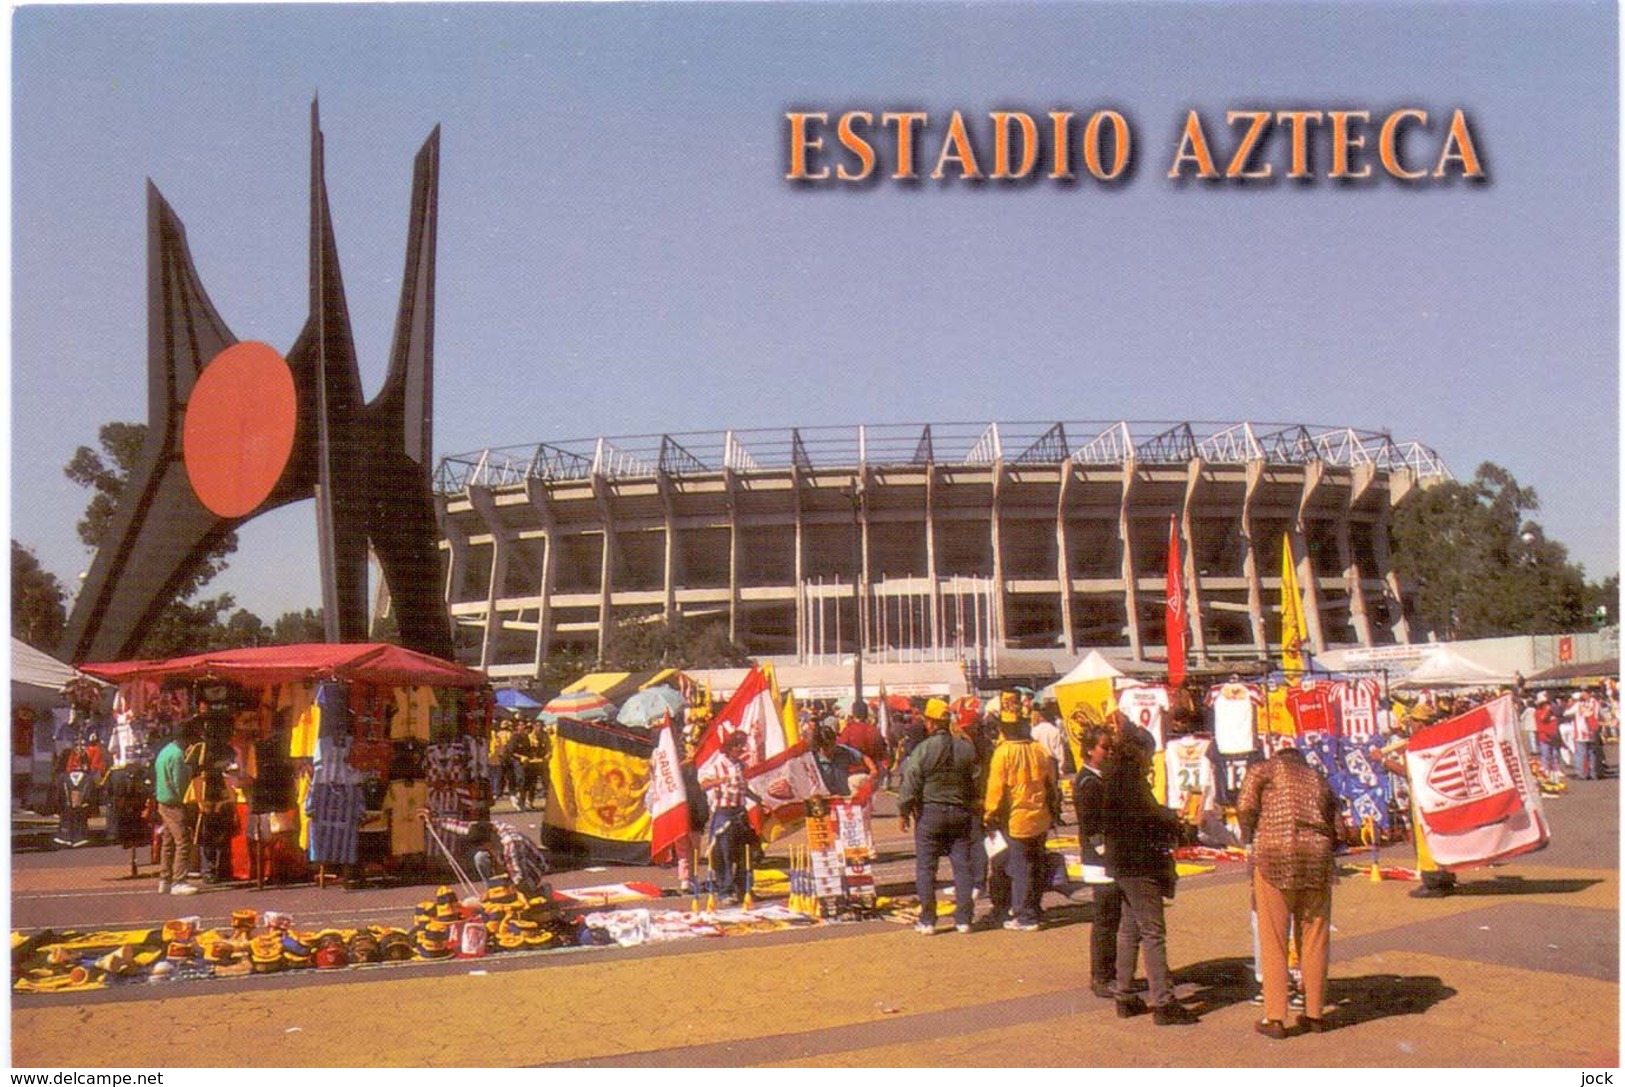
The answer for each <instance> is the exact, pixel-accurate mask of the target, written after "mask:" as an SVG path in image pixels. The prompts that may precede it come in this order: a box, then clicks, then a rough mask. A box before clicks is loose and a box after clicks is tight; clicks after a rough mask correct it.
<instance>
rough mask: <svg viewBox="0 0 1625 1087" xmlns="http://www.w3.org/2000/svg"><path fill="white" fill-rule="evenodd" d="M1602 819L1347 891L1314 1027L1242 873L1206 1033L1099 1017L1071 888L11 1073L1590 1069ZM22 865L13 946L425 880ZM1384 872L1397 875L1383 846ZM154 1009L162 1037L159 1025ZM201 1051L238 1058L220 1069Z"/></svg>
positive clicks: (1605, 912)
mask: <svg viewBox="0 0 1625 1087" xmlns="http://www.w3.org/2000/svg"><path fill="white" fill-rule="evenodd" d="M1619 800H1620V797H1619V787H1618V781H1617V780H1612V779H1610V780H1605V781H1598V782H1573V783H1572V784H1571V787H1570V790H1569V792H1568V794H1567V795H1565V796H1563V797H1560V798H1557V799H1554V800H1552V801H1551V802H1550V803H1549V804H1548V805H1547V812H1548V815H1549V817H1550V820H1551V823H1552V827H1553V842H1552V845H1551V846H1550V847H1548V848H1547V849H1546V850H1544V851H1542V852H1540V853H1537V854H1533V855H1531V856H1528V857H1522V858H1518V859H1516V860H1515V861H1513V862H1511V863H1508V864H1505V865H1501V866H1497V867H1495V868H1491V869H1484V870H1480V871H1476V872H1472V873H1467V874H1465V875H1464V876H1463V884H1462V891H1461V893H1459V894H1457V895H1455V896H1453V897H1450V898H1445V899H1431V900H1418V899H1413V898H1410V897H1409V894H1408V892H1409V891H1410V890H1412V889H1413V888H1414V887H1415V886H1416V885H1415V884H1414V883H1402V882H1378V883H1373V882H1370V881H1369V880H1367V879H1365V878H1364V877H1358V878H1355V877H1349V878H1345V879H1344V880H1343V881H1342V882H1341V883H1340V884H1339V885H1338V886H1337V888H1336V890H1335V892H1334V904H1333V912H1332V921H1333V925H1334V932H1333V937H1332V967H1331V984H1330V991H1329V994H1328V1001H1329V1003H1330V1005H1331V1006H1330V1007H1329V1008H1328V1009H1327V1011H1326V1015H1327V1018H1328V1021H1329V1022H1330V1023H1331V1024H1332V1026H1333V1028H1334V1029H1332V1030H1330V1031H1329V1032H1327V1033H1325V1034H1319V1035H1302V1036H1298V1037H1294V1038H1291V1039H1288V1040H1286V1041H1283V1042H1278V1041H1272V1040H1270V1039H1267V1038H1264V1037H1261V1036H1259V1035H1257V1034H1255V1033H1253V1031H1252V1029H1251V1026H1252V1022H1253V1020H1254V1019H1256V1018H1257V1016H1258V1014H1259V1012H1258V1009H1257V1008H1256V1007H1255V1006H1254V1005H1252V1004H1251V1003H1249V999H1248V998H1249V997H1250V995H1251V994H1252V992H1253V991H1254V983H1253V981H1252V977H1251V962H1250V957H1249V956H1250V939H1249V933H1248V894H1247V885H1246V880H1245V876H1244V873H1243V872H1242V871H1241V870H1240V869H1241V866H1240V865H1234V866H1231V865H1223V866H1221V867H1220V868H1219V870H1217V871H1215V872H1213V873H1211V874H1208V875H1202V876H1196V877H1192V878H1188V879H1186V880H1183V881H1182V882H1181V884H1180V887H1179V892H1178V895H1177V897H1176V898H1175V900H1174V903H1173V904H1172V906H1171V907H1170V909H1169V913H1168V922H1169V938H1168V940H1169V960H1170V965H1171V966H1172V967H1173V969H1174V978H1175V981H1176V983H1177V992H1178V995H1179V996H1180V997H1181V999H1183V1000H1185V1001H1186V1002H1187V1003H1189V1004H1190V1005H1191V1006H1192V1007H1194V1008H1196V1009H1197V1010H1198V1011H1200V1012H1201V1015H1202V1021H1201V1022H1200V1023H1199V1024H1197V1025H1195V1026H1189V1027H1157V1026H1154V1025H1153V1024H1152V1023H1151V1022H1150V1019H1149V1017H1142V1018H1136V1019H1129V1020H1120V1019H1118V1018H1117V1017H1116V1015H1115V1014H1114V1009H1113V1006H1112V1004H1111V1002H1110V1001H1105V1000H1099V999H1097V998H1095V997H1094V996H1092V995H1091V994H1090V992H1089V990H1088V986H1087V984H1086V983H1087V963H1088V936H1089V927H1088V921H1089V917H1090V911H1091V907H1090V906H1089V904H1088V892H1087V891H1083V890H1081V889H1079V890H1078V891H1077V893H1076V894H1072V895H1069V894H1063V893H1060V892H1057V891H1051V892H1050V893H1049V894H1048V895H1047V896H1046V898H1045V907H1046V917H1045V923H1044V927H1043V928H1042V929H1041V930H1040V931H1039V932H1036V933H1019V932H1007V931H1003V930H999V929H992V930H981V929H979V930H978V931H975V932H972V933H970V934H967V935H961V934H957V933H953V932H952V931H951V930H947V931H941V932H939V933H938V934H937V935H935V936H932V937H924V936H921V935H918V934H917V933H915V932H914V931H913V929H912V927H911V926H909V925H905V924H897V923H891V922H887V921H869V922H860V923H854V924H827V925H818V926H813V927H810V928H805V929H796V930H792V931H788V932H779V933H770V934H765V935H752V936H742V937H730V938H725V939H720V940H695V941H683V942H678V943H671V944H662V945H652V946H644V947H635V948H595V949H579V950H578V949H569V950H561V951H543V952H535V953H528V954H522V955H518V956H498V957H491V958H486V959H482V960H479V961H478V962H470V961H452V962H438V963H408V964H398V965H397V964H392V965H388V966H381V967H369V968H364V969H357V970H350V971H335V972H333V973H330V974H317V973H314V972H310V973H300V974H292V975H281V976H273V977H263V978H260V977H251V978H242V979H231V980H220V981H209V982H197V983H190V984H179V983H177V984H170V985H154V986H124V987H117V988H110V989H107V990H102V991H97V992H92V993H84V994H57V995H48V996H47V995H41V996H27V995H14V996H13V999H12V1002H11V1013H12V1019H11V1021H12V1035H11V1043H12V1059H13V1063H14V1064H15V1065H16V1066H19V1067H32V1066H40V1067H43V1066H47V1065H50V1066H60V1065H61V1064H63V1063H64V1062H68V1061H71V1062H72V1063H73V1064H75V1065H78V1066H83V1067H104V1066H118V1067H141V1066H146V1065H150V1066H155V1067H157V1066H174V1065H175V1064H176V1059H177V1055H178V1054H180V1055H184V1056H185V1059H186V1060H188V1061H196V1062H198V1063H199V1064H200V1065H207V1064H210V1063H211V1062H229V1063H230V1064H232V1065H242V1066H255V1067H288V1066H295V1067H309V1066H342V1067H363V1066H394V1067H427V1068H439V1067H469V1066H480V1067H486V1066H531V1065H567V1066H568V1065H579V1066H588V1067H592V1066H614V1067H672V1068H679V1067H712V1066H806V1067H859V1068H880V1067H913V1066H925V1067H967V1066H989V1065H994V1066H1041V1067H1091V1066H1113V1067H1130V1066H1132V1067H1209V1066H1238V1067H1256V1066H1266V1065H1268V1066H1307V1067H1322V1066H1334V1065H1335V1066H1343V1067H1384V1068H1420V1067H1466V1066H1480V1067H1483V1066H1490V1067H1508V1066H1512V1067H1580V1068H1605V1067H1607V1068H1612V1067H1617V1066H1618V1065H1619V863H1618V862H1619V822H1620V819H1619V814H1620V809H1619ZM891 805H892V800H891V798H890V797H889V796H885V795H882V796H881V797H880V799H879V801H878V803H877V814H876V820H875V830H876V849H877V852H878V854H879V858H880V859H879V862H878V864H877V866H876V873H877V879H878V882H879V883H880V884H881V887H882V893H888V892H889V893H897V894H907V893H911V890H912V879H913V861H912V841H911V840H910V839H909V838H908V836H906V835H903V834H901V833H899V832H898V831H897V830H896V820H895V818H894V817H893V812H894V808H893V807H892V806H891ZM499 817H500V814H499ZM508 817H509V818H514V816H511V815H510V816H508ZM517 818H518V820H519V821H520V822H521V824H523V823H524V821H525V820H526V818H527V817H526V816H525V815H524V814H523V813H521V814H519V815H518V816H517ZM529 818H531V819H536V818H538V817H536V816H530V817H529ZM797 840H799V836H797V837H792V838H791V839H789V841H797ZM26 850H27V845H26V843H23V842H18V841H15V840H14V853H13V863H12V896H11V908H12V918H13V921H12V924H13V928H15V929H23V930H27V929H32V928H37V927H43V926H50V927H57V928H62V927H76V928H91V927H102V926H126V925H128V926H136V925H157V924H159V923H161V922H162V921H163V920H165V919H167V918H169V917H172V916H176V915H178V914H182V913H187V914H190V913H197V914H200V915H202V916H203V917H204V919H205V922H206V923H209V924H215V923H224V918H225V917H226V916H227V915H228V914H229V912H230V911H231V910H232V909H235V908H239V907H244V906H246V907H252V908H256V909H262V910H263V909H279V910H283V911H284V912H288V913H291V914H292V915H293V916H294V917H295V920H296V923H297V924H298V926H299V927H301V928H303V927H307V926H309V927H317V926H323V925H337V924H341V923H343V922H345V921H352V922H353V921H374V922H383V923H396V924H401V925H405V924H407V923H408V922H409V920H410V916H411V906H412V904H414V903H416V902H418V901H420V900H421V899H423V898H425V897H428V896H429V894H430V892H432V889H433V886H432V885H429V886H427V887H426V886H424V885H393V886H378V887H372V888H368V889H364V890H360V891H354V892H347V891H344V890H342V889H341V888H339V887H336V886H332V885H330V886H328V887H327V888H325V889H319V888H316V887H315V886H313V885H305V886H283V887H276V888H268V889H266V890H264V891H255V890H254V889H253V888H252V887H242V886H225V887H218V888H211V889H210V890H209V891H208V892H207V893H205V894H202V895H198V896H196V897H193V898H190V899H176V898H160V897H159V896H158V895H157V894H156V892H155V884H156V879H155V876H154V870H153V868H152V866H150V865H143V866H142V867H141V869H140V871H139V873H138V875H137V876H136V877H135V878H133V879H132V878H131V877H130V874H129V861H128V854H126V853H123V852H121V851H118V850H116V849H112V848H110V847H89V848H83V849H76V850H66V851H56V852H29V851H26ZM782 855H783V846H782V844H776V845H775V846H773V847H770V849H769V862H768V863H769V865H770V866H771V865H772V864H773V858H774V857H775V856H778V857H780V858H782ZM1361 859H1362V860H1363V858H1361ZM1383 861H1384V863H1387V864H1410V863H1413V858H1412V857H1411V856H1410V855H1409V852H1408V851H1406V850H1400V849H1392V850H1386V851H1384V854H1383ZM780 866H782V862H781V865H780ZM946 867H947V866H946V864H944V865H943V866H942V872H941V875H942V876H943V877H944V878H945V877H946ZM674 877H675V873H674V871H673V870H671V869H660V868H621V867H617V868H613V869H609V870H605V871H575V872H567V873H559V874H558V876H557V877H556V879H555V886H557V887H581V886H585V885H590V884H595V883H612V882H623V881H630V880H645V881H648V882H653V883H656V884H657V885H661V886H667V887H669V886H671V885H672V884H674V883H675V878H674ZM656 904H657V903H656ZM672 904H673V905H676V904H677V900H675V899H674V900H672ZM984 908H985V907H984ZM653 1009H658V1011H655V1010H653ZM160 1014H161V1016H162V1020H161V1021H162V1022H163V1023H164V1024H165V1026H164V1030H163V1031H161V1032H155V1031H154V1029H153V1023H154V1017H155V1016H157V1015H160ZM493 1015H495V1016H499V1017H500V1020H499V1021H500V1024H501V1025H500V1029H493V1027H492V1016H493ZM426 1024H432V1026H429V1027H426V1026H425V1025H426ZM221 1038H231V1039H232V1040H233V1041H232V1044H231V1046H230V1047H229V1050H230V1052H229V1055H228V1054H227V1053H226V1052H225V1051H224V1050H223V1049H222V1047H221V1046H220V1045H219V1039H221Z"/></svg>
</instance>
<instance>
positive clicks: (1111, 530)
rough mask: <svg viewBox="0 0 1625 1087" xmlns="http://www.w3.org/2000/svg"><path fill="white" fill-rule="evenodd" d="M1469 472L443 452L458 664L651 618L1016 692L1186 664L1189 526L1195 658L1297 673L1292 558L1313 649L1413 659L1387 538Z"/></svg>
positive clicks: (1248, 452)
mask: <svg viewBox="0 0 1625 1087" xmlns="http://www.w3.org/2000/svg"><path fill="white" fill-rule="evenodd" d="M1444 478H1449V472H1448V470H1447V469H1446V467H1445V466H1444V464H1443V463H1442V462H1441V461H1440V459H1439V457H1438V456H1437V454H1435V453H1434V452H1433V450H1431V449H1430V448H1428V447H1427V446H1425V445H1422V444H1420V443H1418V442H1414V441H1412V442H1396V441H1395V440H1394V439H1393V438H1392V437H1391V436H1390V435H1388V434H1387V433H1385V432H1381V431H1372V430H1360V429H1354V428H1349V427H1330V426H1319V425H1312V424H1299V423H1292V424H1276V423H1256V422H1253V423H1249V422H1236V423H1211V422H1173V423H1168V422H1160V423H1146V422H1126V421H1117V422H1105V423H1099V422H1094V423H1091V422H1057V423H1030V422H1021V423H1004V422H994V423H922V424H885V425H878V426H861V425H860V426H847V427H834V426H821V427H801V428H788V429H753V430H729V431H707V432H692V433H682V434H660V435H643V436H633V437H599V438H591V439H581V440H571V441H562V442H547V443H538V444H535V445H528V446H520V447H506V448H492V449H485V450H480V451H477V452H473V453H466V454H456V455H451V456H447V457H445V458H443V459H442V460H441V461H440V463H439V465H438V466H437V469H436V473H435V479H434V489H435V493H436V509H437V514H438V517H439V522H440V530H441V534H442V539H441V544H440V546H441V548H442V558H443V559H444V560H445V561H444V570H445V574H446V583H445V598H446V602H447V604H448V606H449V608H450V611H451V614H452V618H453V621H454V623H455V624H456V627H457V631H458V644H459V646H460V651H461V654H462V655H464V656H465V657H466V658H467V659H468V660H469V663H472V664H477V665H478V666H480V667H482V668H484V669H485V670H486V671H488V672H489V673H490V674H491V675H492V676H493V677H514V678H520V677H528V676H539V675H540V674H541V665H542V662H543V661H544V660H545V659H546V658H547V656H548V655H549V653H552V652H556V651H558V650H560V649H562V648H565V647H575V648H578V649H582V650H585V651H588V652H601V651H602V649H603V648H604V645H605V641H606V639H607V638H608V637H609V636H610V635H611V634H612V632H613V631H614V630H615V628H616V626H617V624H619V623H623V622H627V621H635V620H638V619H642V618H645V617H665V618H671V619H677V618H681V619H684V620H700V621H711V622H718V623H723V624H725V625H726V629H727V632H728V634H729V636H730V638H731V640H733V641H735V642H737V643H739V644H740V645H742V646H744V647H745V648H746V649H747V650H748V651H749V652H751V653H752V654H753V655H757V656H763V657H771V658H773V659H776V660H782V661H791V662H797V663H834V662H837V661H839V660H841V659H844V658H850V656H851V655H852V653H853V652H854V651H855V650H856V649H858V648H859V647H860V646H861V648H862V650H863V653H864V657H865V659H866V660H875V661H881V662H886V661H903V662H907V661H922V662H923V661H950V660H951V661H964V662H965V663H966V667H967V669H968V670H970V671H972V672H973V673H979V674H982V675H997V674H1000V672H1001V671H1009V670H1011V662H1013V661H1016V660H1020V659H1026V660H1029V661H1030V660H1033V659H1035V658H1037V657H1041V656H1046V655H1047V656H1049V657H1050V658H1052V659H1055V660H1060V659H1063V658H1067V657H1073V656H1076V655H1077V654H1078V653H1079V652H1081V651H1084V650H1087V649H1089V648H1099V649H1101V650H1102V651H1103V652H1105V653H1106V654H1108V655H1110V656H1113V657H1116V658H1119V659H1123V660H1127V661H1138V662H1155V661H1158V660H1161V659H1163V654H1164V648H1165V647H1164V629H1163V628H1164V610H1165V609H1164V585H1165V580H1164V579H1165V576H1166V572H1167V564H1168V556H1169V525H1170V518H1172V519H1173V523H1174V524H1175V525H1177V527H1178V533H1179V538H1180V549H1181V560H1182V565H1183V571H1184V581H1185V586H1186V593H1187V606H1188V608H1189V613H1190V624H1191V632H1192V639H1191V640H1192V645H1191V651H1192V653H1193V660H1194V661H1195V662H1196V663H1198V664H1202V663H1207V664H1214V663H1221V662H1224V661H1232V660H1256V659H1258V658H1260V657H1263V656H1266V655H1271V654H1273V653H1274V652H1275V651H1276V646H1275V645H1274V641H1273V640H1272V639H1278V638H1279V621H1278V614H1279V599H1280V597H1279V592H1280V584H1281V580H1282V577H1281V574H1282V547H1283V541H1290V546H1291V548H1292V555H1293V559H1294V561H1295V570H1296V575H1297V580H1298V583H1299V585H1300V586H1301V587H1302V589H1303V597H1304V611H1305V614H1306V619H1307V624H1308V636H1309V640H1310V642H1311V643H1312V647H1313V648H1314V650H1316V651H1317V652H1324V651H1325V650H1327V649H1332V648H1338V647H1345V646H1381V645H1391V644H1403V643H1408V642H1409V641H1410V640H1411V634H1412V631H1411V625H1410V623H1409V622H1408V620H1407V616H1406V608H1405V606H1404V597H1403V594H1402V591H1401V586H1400V583H1399V581H1398V579H1397V578H1396V576H1395V574H1394V572H1393V570H1392V568H1391V563H1390V559H1389V554H1388V533H1387V526H1388V519H1389V516H1390V513H1391V511H1392V510H1393V508H1394V507H1395V506H1396V505H1398V504H1399V503H1401V502H1403V501H1405V499H1406V497H1407V495H1410V494H1412V493H1414V492H1415V491H1416V489H1417V488H1418V487H1421V486H1426V485H1427V484H1429V483H1430V482H1433V481H1435V480H1439V479H1444ZM860 628H861V629H860ZM860 634H861V641H860ZM1018 670H1019V669H1018Z"/></svg>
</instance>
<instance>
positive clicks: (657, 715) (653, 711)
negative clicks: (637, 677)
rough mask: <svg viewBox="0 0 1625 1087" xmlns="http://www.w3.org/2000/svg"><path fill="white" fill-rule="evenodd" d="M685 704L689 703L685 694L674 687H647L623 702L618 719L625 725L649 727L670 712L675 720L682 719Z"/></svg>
mask: <svg viewBox="0 0 1625 1087" xmlns="http://www.w3.org/2000/svg"><path fill="white" fill-rule="evenodd" d="M685 705H687V703H685V702H684V701H683V696H682V695H680V694H678V693H677V691H676V690H675V689H674V688H671V687H667V686H666V685H664V684H662V685H660V686H659V687H646V688H644V689H643V690H641V691H638V692H637V693H636V694H634V695H632V697H630V698H628V699H627V700H626V701H625V702H622V703H621V712H620V714H619V716H618V717H617V720H619V721H620V723H621V724H623V725H632V726H633V727H635V728H648V727H649V726H650V725H652V724H653V723H654V722H656V721H658V720H660V719H661V718H662V717H665V716H666V714H667V713H668V712H669V713H670V714H671V716H672V719H673V720H677V721H680V720H682V716H683V707H684V706H685Z"/></svg>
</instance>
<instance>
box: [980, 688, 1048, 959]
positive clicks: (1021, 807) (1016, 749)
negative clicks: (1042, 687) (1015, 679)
mask: <svg viewBox="0 0 1625 1087" xmlns="http://www.w3.org/2000/svg"><path fill="white" fill-rule="evenodd" d="M1059 808H1060V791H1059V790H1058V789H1057V788H1056V785H1055V762H1054V760H1053V759H1051V758H1050V757H1049V754H1048V753H1047V752H1046V751H1045V750H1044V749H1043V748H1041V747H1039V746H1038V745H1037V744H1036V743H1034V742H1033V740H1032V738H1031V737H1030V736H1028V735H1026V728H1025V726H1024V725H1023V723H1022V720H1021V711H1020V702H1019V701H1017V699H1016V696H1015V694H1014V692H1011V693H1007V694H1005V695H1004V696H1003V697H1002V698H1001V700H1000V707H999V743H998V746H996V747H995V748H994V749H993V758H992V760H991V761H990V762H989V764H988V768H987V790H986V797H985V800H984V801H983V804H982V815H983V819H984V821H985V822H986V825H987V827H988V830H989V831H993V830H998V831H1000V832H1001V833H1003V835H1004V838H1005V841H1006V842H1007V843H1008V848H1007V849H1006V850H1005V852H1004V856H1003V858H1002V860H1003V863H1002V864H1000V863H998V862H997V861H995V862H994V863H992V864H990V865H989V866H988V875H987V883H988V888H987V893H988V898H989V899H991V900H992V903H993V916H994V918H995V919H999V918H1001V917H1002V916H1003V915H1004V913H1005V912H1006V911H1007V910H1008V911H1010V912H1012V913H1014V916H1013V917H1011V918H1010V919H1009V920H1006V921H1005V922H1004V927H1005V928H1007V929H1014V930H1016V931H1019V932H1036V931H1037V930H1038V918H1039V914H1040V912H1041V909H1042V906H1041V903H1042V901H1043V897H1044V882H1045V881H1044V873H1045V864H1044V837H1045V835H1046V834H1047V833H1048V832H1049V828H1050V827H1051V826H1053V825H1054V823H1055V822H1056V815H1057V812H1058V809H1059Z"/></svg>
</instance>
